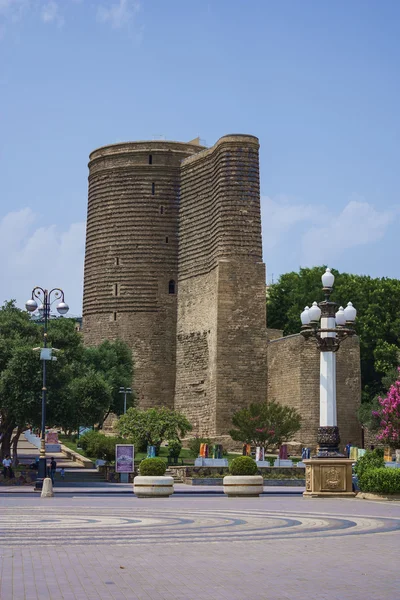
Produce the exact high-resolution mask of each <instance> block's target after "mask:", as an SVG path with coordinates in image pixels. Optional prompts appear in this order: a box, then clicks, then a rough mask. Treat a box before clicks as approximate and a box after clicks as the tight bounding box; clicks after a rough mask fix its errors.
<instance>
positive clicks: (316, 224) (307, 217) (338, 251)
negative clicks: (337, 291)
mask: <svg viewBox="0 0 400 600" xmlns="http://www.w3.org/2000/svg"><path fill="white" fill-rule="evenodd" d="M399 214H400V206H399V205H398V206H395V207H392V208H386V209H384V210H381V211H380V210H378V209H376V208H375V207H374V206H373V205H372V204H370V203H368V202H367V201H366V200H365V198H362V197H359V196H356V195H354V196H352V197H351V198H350V199H349V201H348V203H347V204H346V206H345V207H344V208H343V209H341V210H339V211H336V212H335V211H334V210H332V209H331V208H328V207H327V206H326V205H324V204H306V203H302V202H299V201H298V200H297V199H296V198H291V197H288V196H284V195H281V196H276V197H274V198H270V197H268V196H263V197H262V198H261V216H262V231H263V249H264V258H265V260H266V263H267V266H270V267H271V270H273V268H274V267H273V265H274V264H275V265H276V264H277V263H282V264H285V268H287V269H290V268H297V267H298V266H299V265H302V266H304V267H306V266H315V265H319V264H332V262H333V261H334V260H336V259H337V258H338V257H340V256H341V255H342V254H343V253H344V252H346V251H347V250H348V249H349V248H355V247H357V246H367V245H368V244H373V243H375V242H379V241H380V240H382V239H383V237H384V236H385V233H386V231H387V230H388V228H389V226H390V225H391V223H393V221H394V220H395V219H397V217H398V216H399ZM299 226H300V227H299ZM283 248H284V255H282V251H283ZM294 260H295V261H296V263H297V264H296V265H294V264H293V261H294ZM275 268H276V267H275Z"/></svg>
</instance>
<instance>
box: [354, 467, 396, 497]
mask: <svg viewBox="0 0 400 600" xmlns="http://www.w3.org/2000/svg"><path fill="white" fill-rule="evenodd" d="M358 485H359V487H360V490H361V491H362V492H372V493H375V494H400V469H391V468H388V467H383V468H378V469H367V470H366V471H364V472H363V473H362V475H360V476H359V479H358Z"/></svg>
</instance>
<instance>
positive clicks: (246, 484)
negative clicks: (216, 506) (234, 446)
mask: <svg viewBox="0 0 400 600" xmlns="http://www.w3.org/2000/svg"><path fill="white" fill-rule="evenodd" d="M229 472H230V475H227V476H225V477H224V493H225V494H226V495H227V496H230V497H234V496H259V495H260V494H262V491H263V478H262V476H261V475H257V472H258V469H257V465H256V462H255V461H254V460H253V459H252V458H251V457H250V456H238V457H237V458H234V459H233V461H232V462H231V464H230V467H229Z"/></svg>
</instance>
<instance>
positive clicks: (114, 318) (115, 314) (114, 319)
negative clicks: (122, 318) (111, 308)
mask: <svg viewBox="0 0 400 600" xmlns="http://www.w3.org/2000/svg"><path fill="white" fill-rule="evenodd" d="M116 320H117V313H116V312H114V313H113V321H116Z"/></svg>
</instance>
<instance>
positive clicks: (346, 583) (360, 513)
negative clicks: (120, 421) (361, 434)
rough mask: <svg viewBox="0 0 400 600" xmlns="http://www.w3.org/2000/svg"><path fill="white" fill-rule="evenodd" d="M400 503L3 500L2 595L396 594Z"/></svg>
mask: <svg viewBox="0 0 400 600" xmlns="http://www.w3.org/2000/svg"><path fill="white" fill-rule="evenodd" d="M399 529H400V503H397V502H396V503H394V502H393V503H389V502H373V501H363V500H349V499H343V500H342V499H331V500H327V499H323V500H318V499H303V498H302V497H299V496H292V497H291V496H263V497H261V498H249V499H239V498H229V499H228V498H225V497H222V496H215V497H208V496H203V497H201V496H198V497H197V496H195V495H188V496H175V497H171V498H169V499H138V498H135V497H134V496H133V495H132V496H127V495H125V496H120V497H118V496H112V495H109V494H105V495H104V496H102V497H90V496H84V495H76V496H73V495H71V496H70V497H68V496H66V495H63V496H61V495H60V496H59V497H54V498H51V499H41V498H39V497H37V496H31V495H29V496H28V495H27V494H24V495H19V496H11V495H3V496H1V497H0V565H1V583H0V598H1V600H39V599H40V600H103V599H112V600H134V599H141V600H144V599H146V600H164V599H165V600H167V599H168V600H173V599H175V598H176V599H178V598H181V599H188V600H218V599H221V600H222V599H224V600H247V599H249V600H250V599H252V600H266V599H268V600H287V599H291V600H292V599H296V600H313V599H315V600H350V599H351V600H375V599H376V600H397V599H398V598H399V597H400V575H399V573H400V571H399V567H398V553H399V548H400V533H399Z"/></svg>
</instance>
